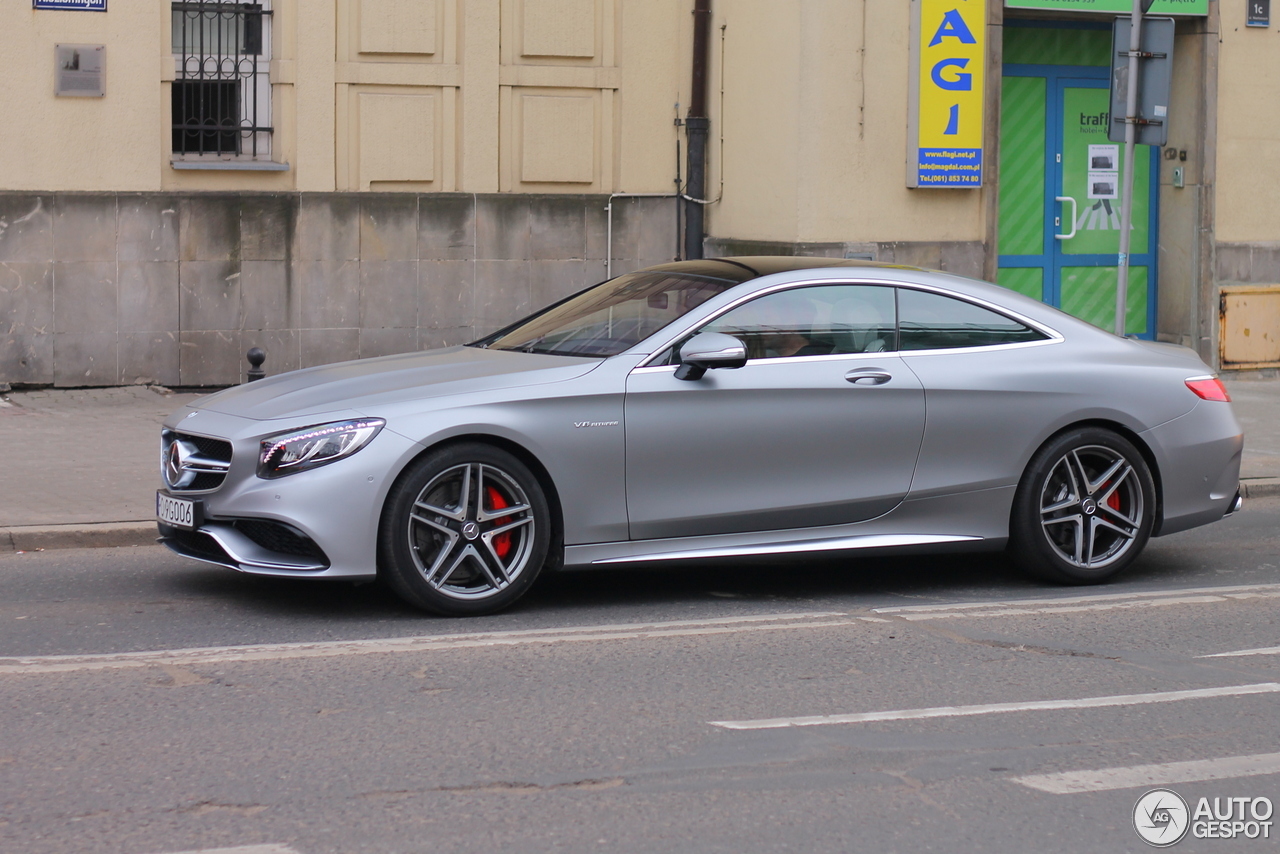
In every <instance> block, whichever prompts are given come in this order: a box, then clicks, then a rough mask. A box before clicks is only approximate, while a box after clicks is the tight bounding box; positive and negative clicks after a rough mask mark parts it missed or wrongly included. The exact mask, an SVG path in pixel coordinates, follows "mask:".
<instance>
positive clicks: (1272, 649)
mask: <svg viewBox="0 0 1280 854" xmlns="http://www.w3.org/2000/svg"><path fill="white" fill-rule="evenodd" d="M1241 655H1280V646H1264V647H1260V648H1259V649H1238V650H1236V651H1235V652H1214V653H1211V654H1209V655H1197V656H1196V658H1235V657H1237V656H1241Z"/></svg>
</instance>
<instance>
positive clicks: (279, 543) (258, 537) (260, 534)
mask: <svg viewBox="0 0 1280 854" xmlns="http://www.w3.org/2000/svg"><path fill="white" fill-rule="evenodd" d="M232 526H233V527H234V528H235V529H236V530H237V531H239V532H240V533H242V534H244V535H245V536H246V537H248V538H249V539H251V540H253V541H254V542H255V543H257V544H258V545H260V546H262V547H263V548H264V549H266V550H267V551H272V552H276V553H277V554H285V555H293V556H294V557H308V558H313V559H315V560H318V561H322V562H324V563H326V564H327V563H328V562H329V559H328V558H327V557H325V554H324V552H323V551H322V550H321V549H320V547H319V546H317V545H316V544H315V542H314V541H313V540H312V539H311V538H310V537H308V536H306V535H305V534H303V533H302V532H301V531H299V530H298V529H296V528H294V527H292V526H291V525H286V524H284V523H283V522H273V521H271V520H270V519H237V520H236V521H235V522H233V523H232Z"/></svg>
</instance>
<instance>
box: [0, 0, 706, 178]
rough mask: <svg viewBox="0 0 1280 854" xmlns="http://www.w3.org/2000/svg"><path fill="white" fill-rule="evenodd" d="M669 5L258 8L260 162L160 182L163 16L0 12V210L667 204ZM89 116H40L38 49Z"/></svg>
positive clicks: (679, 5)
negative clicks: (232, 198) (74, 199)
mask: <svg viewBox="0 0 1280 854" xmlns="http://www.w3.org/2000/svg"><path fill="white" fill-rule="evenodd" d="M684 7H685V4H684V3H683V2H681V0H488V2H471V1H470V0H275V3H274V12H275V14H274V18H273V22H272V35H273V38H272V61H271V78H272V84H273V85H272V102H273V103H272V113H273V115H272V124H273V127H274V129H275V132H274V135H273V139H272V160H274V161H277V162H281V163H287V164H288V165H289V167H290V168H289V169H288V171H283V172H261V171H239V170H237V171H190V170H182V171H178V170H175V169H173V168H171V166H170V160H171V158H172V152H171V151H170V143H169V138H170V132H169V121H170V117H169V97H170V96H169V83H170V82H171V81H172V80H173V79H174V78H175V76H176V74H175V68H174V63H173V61H172V58H171V46H170V44H169V41H170V24H169V21H170V8H171V6H170V3H169V2H168V0H111V2H110V4H109V11H108V12H107V13H105V14H102V13H91V12H50V11H43V10H42V11H34V10H32V9H31V8H29V6H27V5H26V4H25V3H23V2H19V0H7V2H5V3H3V4H0V64H2V65H3V69H4V72H5V77H6V80H7V83H6V85H5V86H4V87H3V88H2V89H0V110H3V115H4V116H6V125H7V126H6V131H5V133H3V134H0V189H3V190H45V191H48V190H55V191H57V190H120V191H148V190H173V191H185V190H264V191H272V190H274V191H279V190H304V191H316V192H323V191H333V190H354V191H362V190H375V191H396V190H405V191H417V192H433V191H442V192H449V191H464V192H477V193H488V192H500V191H507V192H569V193H607V192H614V191H617V190H619V189H626V190H628V191H631V192H669V191H671V190H672V188H673V179H674V171H675V170H674V164H675V150H676V140H677V129H676V127H675V126H674V124H673V122H672V119H673V118H674V115H675V113H674V105H675V103H676V102H677V101H678V100H680V98H681V85H682V83H681V81H683V80H684V79H685V78H686V77H687V76H688V74H687V70H686V66H687V56H688V46H687V41H688V38H687V33H686V32H685V30H684V29H682V28H684V27H685V24H686V22H685V19H686V18H687V17H688V10H687V9H685V8H684ZM69 42H70V43H86V44H103V45H105V46H106V56H107V59H106V63H107V70H106V96H105V97H103V98H66V97H55V96H54V84H53V80H54V45H55V44H57V43H69Z"/></svg>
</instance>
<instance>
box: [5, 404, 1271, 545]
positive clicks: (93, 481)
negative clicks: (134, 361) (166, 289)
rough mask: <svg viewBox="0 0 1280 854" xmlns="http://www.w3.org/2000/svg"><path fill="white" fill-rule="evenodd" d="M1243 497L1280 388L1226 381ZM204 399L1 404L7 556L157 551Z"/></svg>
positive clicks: (1251, 490) (1263, 472) (1261, 474)
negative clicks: (163, 427)
mask: <svg viewBox="0 0 1280 854" xmlns="http://www.w3.org/2000/svg"><path fill="white" fill-rule="evenodd" d="M1227 387H1228V388H1229V389H1230V391H1231V397H1232V400H1233V405H1234V406H1235V411H1236V416H1237V417H1238V418H1239V419H1240V421H1241V423H1242V424H1243V425H1244V431H1245V451H1244V461H1243V465H1242V467H1241V471H1240V476H1241V481H1242V483H1243V485H1244V490H1245V497H1246V498H1255V497H1259V496H1262V495H1280V380H1277V379H1255V380H1244V379H1240V380H1228V381H1227ZM197 396H198V395H194V394H174V393H172V392H170V391H168V390H167V389H159V388H154V387H147V386H126V387H122V388H100V389H72V390H49V391H31V392H9V393H7V394H3V395H0V552H5V551H31V550H35V549H54V548H79V547H84V546H126V545H142V544H145V543H152V542H154V541H155V537H156V527H155V522H154V521H153V520H154V514H155V491H156V488H157V487H158V486H159V485H160V423H161V422H162V421H163V420H164V418H165V417H166V416H167V415H168V414H169V413H170V412H172V411H173V410H175V409H177V408H178V407H179V406H181V405H183V404H184V403H187V402H188V401H190V400H194V399H195V398H196V397H197Z"/></svg>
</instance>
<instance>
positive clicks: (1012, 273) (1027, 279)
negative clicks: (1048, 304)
mask: <svg viewBox="0 0 1280 854" xmlns="http://www.w3.org/2000/svg"><path fill="white" fill-rule="evenodd" d="M996 284H998V285H1002V286H1004V287H1006V288H1008V289H1009V290H1011V291H1017V292H1018V293H1020V294H1022V295H1023V296H1028V297H1031V298H1032V299H1038V300H1043V299H1044V270H1041V269H1040V268H1039V267H1004V268H1001V269H1000V270H997V271H996Z"/></svg>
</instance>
